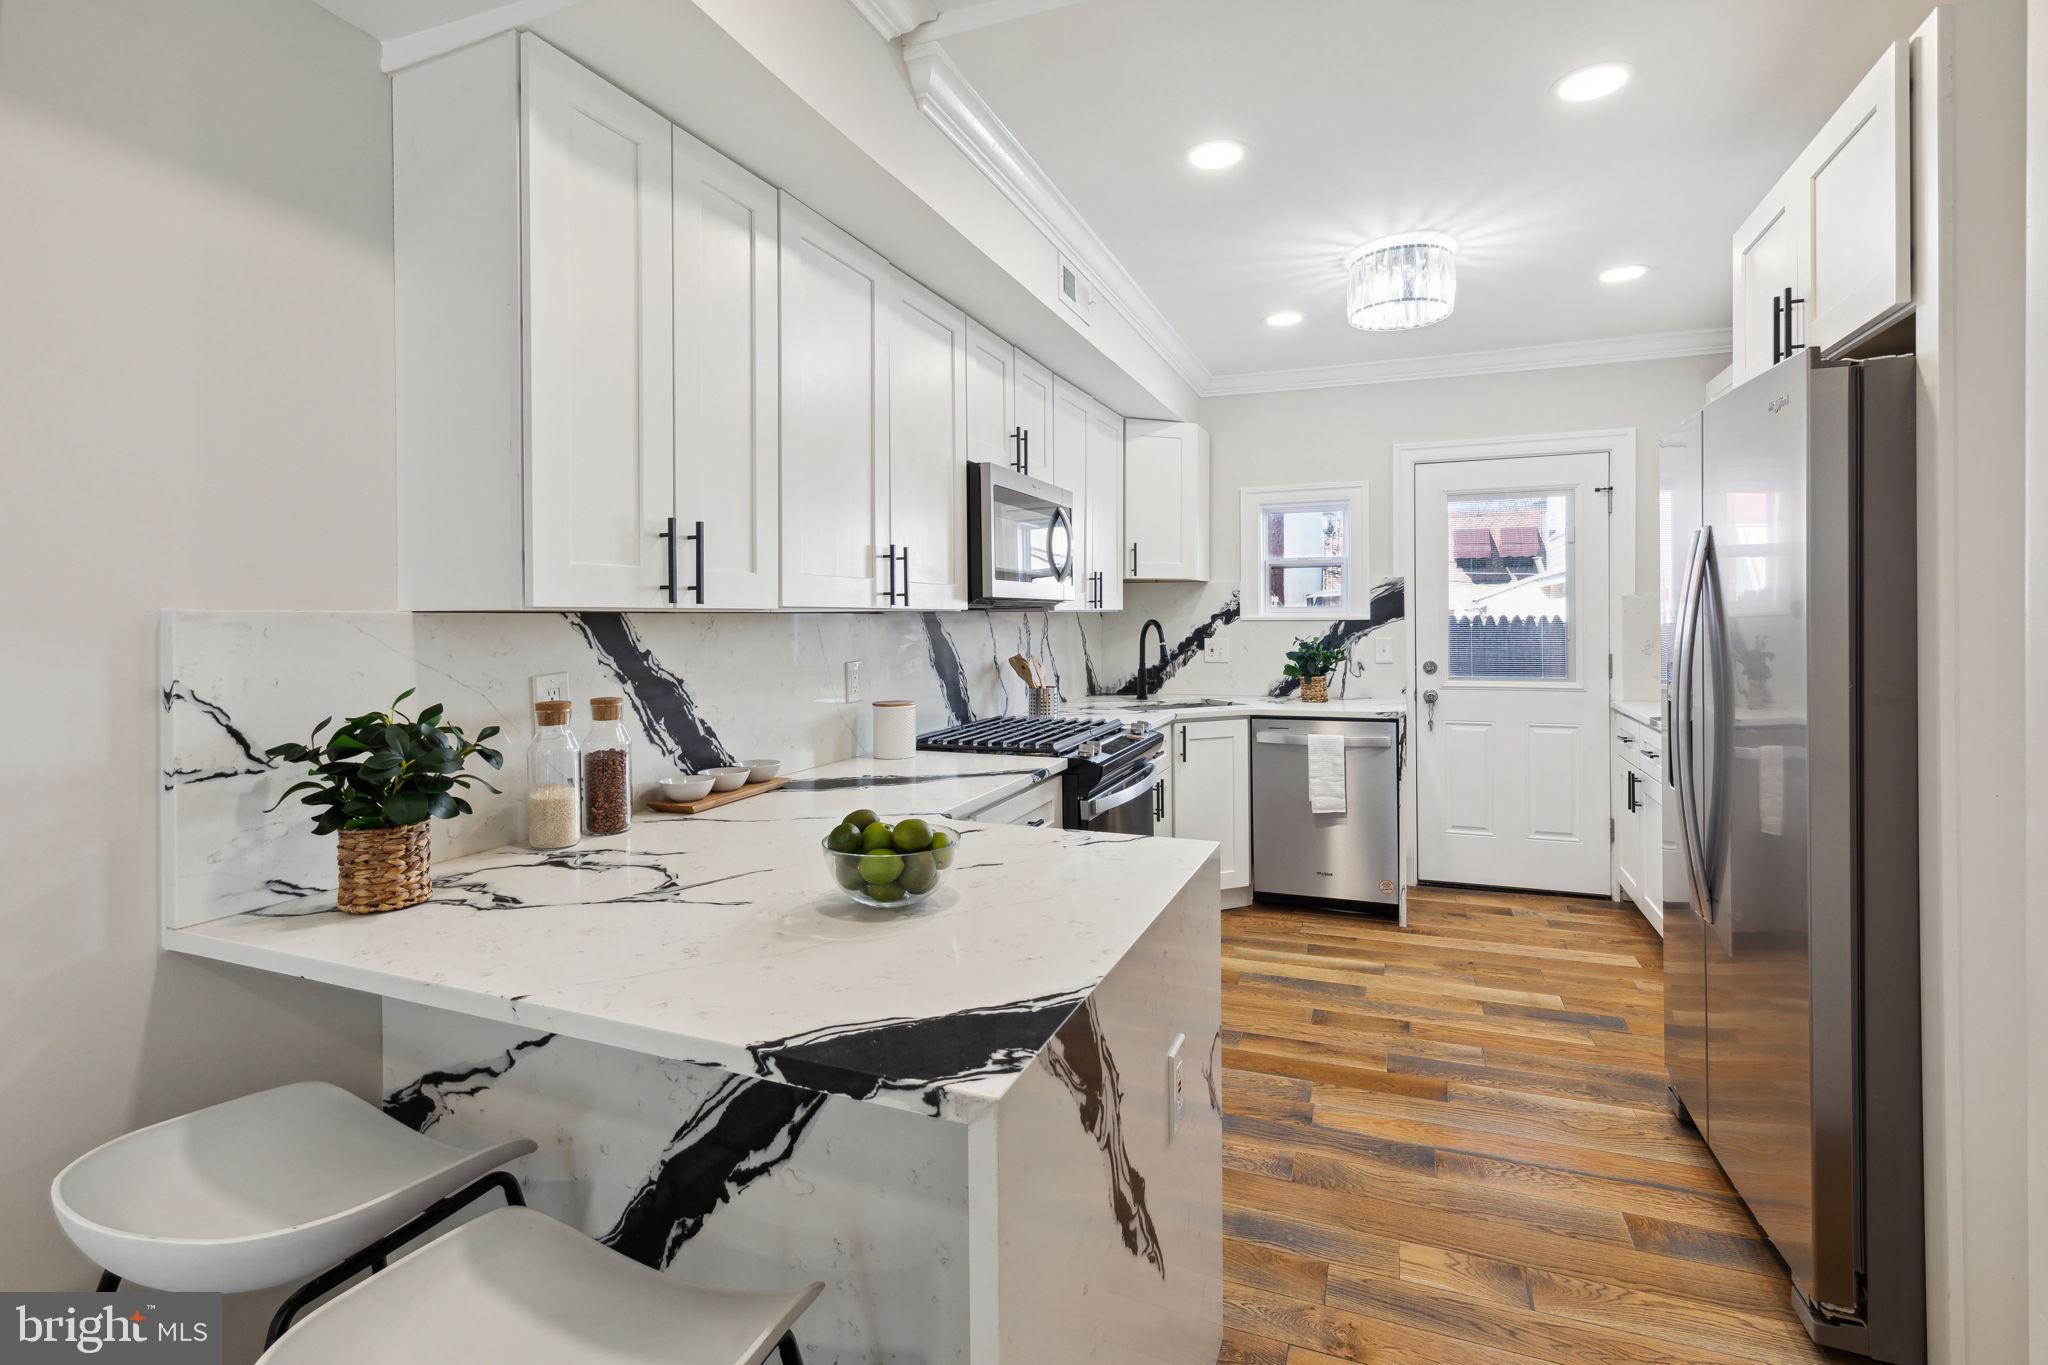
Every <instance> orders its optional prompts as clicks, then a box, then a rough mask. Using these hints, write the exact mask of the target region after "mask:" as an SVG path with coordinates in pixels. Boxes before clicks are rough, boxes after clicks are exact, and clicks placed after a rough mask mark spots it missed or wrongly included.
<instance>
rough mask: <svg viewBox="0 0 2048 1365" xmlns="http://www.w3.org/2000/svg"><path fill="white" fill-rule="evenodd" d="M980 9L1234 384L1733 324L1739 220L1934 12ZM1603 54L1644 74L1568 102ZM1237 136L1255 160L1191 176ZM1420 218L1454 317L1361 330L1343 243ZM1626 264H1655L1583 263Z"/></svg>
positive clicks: (1486, 3)
mask: <svg viewBox="0 0 2048 1365" xmlns="http://www.w3.org/2000/svg"><path fill="white" fill-rule="evenodd" d="M986 4H987V10H988V11H990V12H991V17H993V15H994V14H995V13H999V12H1003V11H1008V12H1009V13H1012V14H1015V15H1017V16H1018V17H1014V18H1009V19H1007V21H1005V22H1000V23H994V24H989V25H988V26H985V27H979V28H972V29H969V30H967V31H960V32H953V33H949V34H946V35H945V36H944V39H943V41H944V43H945V47H946V50H947V52H948V53H949V54H950V55H951V56H952V58H953V59H954V61H955V62H956V63H957V64H958V65H959V67H960V69H961V70H962V71H963V72H964V73H965V74H966V75H967V77H968V78H969V79H970V80H971V81H972V82H973V84H974V85H975V87H976V88H977V89H978V90H979V92H980V93H981V95H982V96H983V98H984V99H986V100H987V102H988V103H989V104H990V105H991V106H992V107H993V108H994V110H995V111H996V113H997V114H998V115H999V116H1000V117H1001V118H1002V119H1003V120H1004V122H1005V123H1007V124H1008V125H1009V127H1010V129H1011V131H1012V132H1013V133H1014V134H1015V135H1016V137H1017V138H1018V140H1019V141H1020V142H1021V143H1022V144H1023V145H1024V146H1025V147H1026V148H1027V149H1028V150H1029V151H1030V153H1031V154H1032V156H1033V157H1034V158H1036V159H1037V161H1038V162H1039V164H1040V165H1041V166H1042V167H1043V168H1044V169H1045V171H1046V172H1047V174H1048V175H1050V177H1051V178H1052V180H1053V181H1054V182H1055V183H1056V184H1057V185H1058V186H1059V187H1060V189H1061V190H1062V191H1063V192H1064V193H1065V194H1066V196H1067V198H1068V199H1070V200H1071V201H1072V202H1073V204H1074V205H1075V207H1076V208H1077V209H1078V210H1079V211H1080V213H1081V214H1082V216H1083V217H1084V218H1086V219H1087V220H1088V222H1089V224H1090V225H1091V226H1092V227H1093V228H1094V230H1095V231H1096V233H1097V234H1099V235H1100V236H1101V238H1102V239H1103V241H1104V242H1106V243H1107V244H1108V246H1109V248H1110V249H1111V250H1112V251H1113V252H1114V253H1115V254H1116V256H1117V257H1118V258H1119V259H1120V260H1121V262H1122V263H1123V265H1124V266H1125V268H1126V269H1127V270H1128V271H1129V272H1130V274H1131V276H1132V277H1133V278H1135V279H1136V281H1137V282H1138V284H1139V285H1140V286H1141V287H1142V288H1143V290H1144V291H1145V293H1146V294H1147V295H1148V296H1149V297H1150V298H1151V300H1152V301H1153V303H1154V304H1155V305H1157V307H1158V308H1159V309H1160V310H1161V311H1162V312H1163V313H1164V315H1165V317H1166V318H1167V320H1168V321H1169V322H1170V323H1171V324H1172V326H1173V328H1174V329H1175V330H1176V331H1178V332H1179V333H1180V335H1181V337H1182V338H1183V339H1184V340H1185V341H1186V342H1187V343H1188V345H1189V346H1191V347H1192V348H1193V350H1194V352H1195V354H1196V355H1197V356H1199V357H1200V359H1201V361H1202V362H1203V363H1204V364H1205V365H1206V366H1207V368H1208V369H1209V370H1210V371H1211V372H1212V373H1213V374H1215V375H1217V376H1232V375H1244V374H1252V373H1264V372H1270V371H1277V370H1297V369H1303V368H1308V367H1320V366H1343V365H1358V364H1360V363H1361V362H1378V361H1401V360H1410V359H1414V358H1418V357H1431V356H1448V355H1461V354H1464V353H1468V352H1480V351H1495V350H1502V349H1508V348H1520V347H1531V346H1555V345H1557V344H1559V343H1585V342H1599V341H1603V340H1608V339H1612V338H1621V337H1635V336H1641V335H1645V334H1665V333H1673V332H1691V331H1695V330H1697V329H1725V328H1726V327H1727V326H1728V323H1729V255H1728V253H1729V236H1730V233H1731V232H1732V231H1733V229H1734V228H1735V226H1736V225H1737V224H1738V223H1739V222H1740V221H1741V219H1742V218H1743V217H1744V216H1745V215H1746V214H1747V213H1748V211H1749V209H1750V208H1751V207H1753V206H1754V205H1755V203H1756V202H1757V201H1758V200H1759V199H1761V198H1762V197H1763V195H1764V193H1765V192H1766V191H1767V190H1768V189H1769V188H1770V186H1771V184H1772V182H1773V181H1775V180H1776V179H1777V177H1778V175H1779V174H1780V173H1781V172H1782V171H1783V170H1784V169H1785V168H1786V167H1787V166H1788V165H1789V164H1790V163H1791V160H1792V158H1793V156H1794V155H1795V154H1796V153H1797V152H1798V151H1799V149H1800V148H1801V147H1803V146H1804V145H1805V143H1806V142H1807V140H1808V139H1809V138H1810V137H1811V136H1812V135H1813V134H1814V133H1815V132H1817V131H1818V130H1819V128H1820V125H1821V123H1822V122H1823V121H1824V120H1825V119H1826V117H1827V115H1828V114H1830V113H1831V112H1832V111H1833V110H1834V108H1835V107H1836V105H1837V104H1839V103H1840V102H1841V100H1842V99H1843V98H1845V97H1846V96H1847V95H1848V93H1849V91H1850V89H1851V88H1852V87H1853V86H1854V85H1855V83H1856V81H1857V79H1858V78H1859V77H1860V76H1861V75H1862V73H1863V72H1864V71H1865V70H1866V69H1868V67H1869V66H1870V65H1871V63H1873V62H1874V61H1875V60H1876V59H1877V56H1878V54H1879V53H1880V52H1881V51H1882V49H1883V46H1884V44H1886V43H1887V42H1890V41H1891V40H1892V39H1894V38H1897V37H1904V36H1906V35H1907V34H1909V33H1910V32H1911V31H1912V29H1913V28H1914V27H1915V26H1916V24H1917V21H1918V20H1919V19H1920V18H1922V17H1924V15H1925V13H1926V10H1927V8H1928V5H1929V0H1654V3H1651V2H1648V0H1542V2H1541V3H1536V2H1534V0H1427V3H1425V0H1261V2H1260V3H1257V4H1248V3H1245V0H1085V3H1067V4H1062V5H1058V6H1056V7H1054V8H1049V9H1043V10H1040V9H1038V8H1037V7H1036V6H1035V5H1032V4H1029V3H1018V0H986ZM962 6H963V0H945V2H944V3H943V4H942V5H941V8H943V9H945V10H947V11H949V12H955V11H959V10H960V9H961V8H962ZM962 17H964V16H963V15H961V14H959V13H949V14H948V16H947V19H945V20H942V21H941V22H942V23H945V22H948V20H950V21H952V22H956V23H957V22H959V20H960V18H962ZM1596 61H1625V62H1629V63H1631V64H1632V65H1633V66H1634V67H1635V69H1636V76H1635V79H1634V81H1633V82H1631V84H1630V85H1628V86H1627V87H1626V88H1625V89H1623V90H1622V91H1621V93H1619V94H1617V95H1615V96H1613V97H1611V98H1609V99H1606V100H1601V101H1598V102H1595V103H1591V104H1582V105H1568V104H1565V103H1563V102H1561V101H1559V100H1558V99H1557V98H1555V96H1553V95H1552V94H1551V90H1550V87H1551V85H1552V83H1553V82H1555V81H1556V79H1557V78H1558V77H1559V76H1562V75H1563V74H1565V73H1566V72H1567V71H1570V70H1573V69H1575V68H1577V67H1580V66H1583V65H1586V64H1588V63H1591V62H1596ZM1218 137H1229V138H1236V139H1239V140H1240V141H1243V142H1244V143H1246V144H1247V145H1248V146H1249V148H1250V155H1249V156H1248V157H1247V158H1246V160H1245V161H1244V162H1243V163H1242V164H1241V165H1239V166H1238V167H1237V168H1235V169H1233V170H1230V171H1225V172H1221V173H1204V172H1200V171H1196V170H1194V169H1192V168H1191V167H1189V166H1188V165H1187V164H1186V162H1185V160H1184V154H1185V152H1186V149H1187V148H1188V147H1189V146H1191V145H1192V144H1194V143H1196V142H1199V141H1203V140H1205V139H1209V138H1218ZM1414 229H1429V230H1434V231H1440V232H1448V233H1450V234H1452V235H1453V236H1455V237H1456V238H1458V239H1459V241H1460V242H1461V243H1462V244H1463V249H1462V251H1461V252H1460V255H1459V283H1458V307H1457V311H1456V313H1455V314H1454V316H1453V317H1452V318H1451V319H1450V320H1449V321H1447V322H1444V323H1440V324H1438V325H1437V326H1435V327H1430V328H1426V329H1422V330H1419V331H1415V332H1407V333H1399V334H1391V335H1372V334H1367V333H1362V332H1359V331H1356V330H1354V329H1353V328H1352V327H1350V326H1349V325H1348V324H1347V323H1346V322H1345V320H1344V271H1343V258H1344V255H1345V253H1346V252H1347V251H1349V250H1350V249H1351V248H1352V247H1354V246H1356V245H1357V244H1359V243H1360V242H1362V241H1365V240H1367V239H1369V238H1373V237H1377V236H1381V235H1384V234H1386V233H1390V232H1395V231H1403V230H1414ZM1624 262H1636V263H1641V264H1644V265H1647V266H1648V267H1649V268H1650V273H1649V275H1648V277H1647V278H1645V279H1643V280H1641V281H1639V282H1637V283H1635V284H1633V285H1627V286H1611V285H1602V284H1600V283H1598V282H1597V281H1596V280H1595V279H1594V276H1595V275H1596V274H1597V273H1598V272H1599V271H1600V270H1602V269H1604V268H1606V267H1607V266H1611V265H1616V264H1621V263H1624ZM1282 309H1293V310H1296V311H1299V312H1301V313H1303V314H1305V315H1306V320H1305V321H1304V322H1303V323H1301V324H1300V325H1299V326H1297V327H1293V328H1289V329H1276V328H1270V327H1267V326H1265V325H1264V321H1263V319H1264V318H1265V317H1266V315H1267V314H1269V313H1272V312H1276V311H1279V310H1282ZM1667 345H1668V343H1667Z"/></svg>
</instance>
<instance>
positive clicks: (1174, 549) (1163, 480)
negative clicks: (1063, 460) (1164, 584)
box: [1055, 421, 1209, 583]
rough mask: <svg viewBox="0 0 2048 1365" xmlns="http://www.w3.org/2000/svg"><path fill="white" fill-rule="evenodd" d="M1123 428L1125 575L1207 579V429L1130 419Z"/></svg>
mask: <svg viewBox="0 0 2048 1365" xmlns="http://www.w3.org/2000/svg"><path fill="white" fill-rule="evenodd" d="M1124 431H1125V436H1124V489H1125V496H1124V534H1123V539H1124V542H1125V543H1124V545H1123V547H1122V552H1123V553H1125V554H1126V555H1128V556H1129V558H1128V565H1129V570H1130V571H1129V573H1128V574H1127V575H1126V577H1127V578H1136V579H1154V580H1174V581H1180V582H1194V583H1201V582H1207V581H1208V578H1209V433H1208V432H1206V431H1204V430H1203V429H1202V428H1201V427H1198V426H1196V425H1195V424H1194V423H1193V422H1152V421H1132V422H1126V423H1125V424H1124ZM1055 444H1057V440H1055Z"/></svg>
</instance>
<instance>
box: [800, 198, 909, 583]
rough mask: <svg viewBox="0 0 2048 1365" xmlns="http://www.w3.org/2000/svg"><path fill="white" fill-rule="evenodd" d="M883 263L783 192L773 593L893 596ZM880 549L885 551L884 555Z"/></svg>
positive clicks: (888, 285) (887, 288) (888, 284)
mask: <svg viewBox="0 0 2048 1365" xmlns="http://www.w3.org/2000/svg"><path fill="white" fill-rule="evenodd" d="M890 275H891V272H890V270H889V267H888V264H887V263H886V262H884V261H883V260H882V258H881V257H880V256H878V255H876V254H875V253H874V252H872V251H870V250H868V249H867V248H866V247H865V246H863V245H861V244H860V243H859V242H857V241H855V240H854V239H853V238H852V237H850V236H848V235H847V234H846V233H844V232H841V231H840V230H839V229H838V228H836V227H834V226H833V225H832V224H830V223H828V222H826V221H825V220H824V219H823V218H820V217H819V216H818V215H817V214H815V213H812V212H811V211H810V210H809V209H807V208H805V207H804V206H803V205H802V204H800V203H798V202H797V201H796V200H794V199H791V198H790V197H789V196H788V195H784V196H783V197H782V604H783V605H784V606H788V607H841V608H864V607H886V606H891V605H894V604H895V602H896V601H898V600H899V599H900V598H901V596H902V593H901V588H900V586H895V585H894V579H895V572H896V570H897V569H898V568H899V567H900V563H899V561H898V560H897V559H896V557H895V555H894V552H893V549H892V548H891V547H890V546H889V543H888V542H889V537H888V535H887V533H886V530H885V529H884V528H885V526H886V524H887V521H888V516H889V501H888V500H889V470H888V458H889V446H888V433H889V409H888V403H889V353H888V347H889V337H890V326H889V320H888V309H889V298H890V295H891V293H892V292H893V289H894V284H893V282H892V280H891V278H890ZM884 560H887V561H889V562H888V563H886V564H885V563H884V562H883V561H884Z"/></svg>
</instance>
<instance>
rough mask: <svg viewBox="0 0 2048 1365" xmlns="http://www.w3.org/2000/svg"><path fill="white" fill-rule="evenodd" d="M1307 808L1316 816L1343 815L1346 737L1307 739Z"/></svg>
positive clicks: (1332, 736)
mask: <svg viewBox="0 0 2048 1365" xmlns="http://www.w3.org/2000/svg"><path fill="white" fill-rule="evenodd" d="M1308 808H1309V810H1310V811H1312V812H1313V813H1315V814H1317V815H1342V814H1343V813H1344V736H1342V735H1310V736H1309V737H1308Z"/></svg>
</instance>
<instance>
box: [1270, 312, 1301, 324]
mask: <svg viewBox="0 0 2048 1365" xmlns="http://www.w3.org/2000/svg"><path fill="white" fill-rule="evenodd" d="M1300 321H1301V314H1299V313H1296V312H1293V311H1291V310H1290V311H1288V312H1284V313H1268V314H1267V315H1266V325H1267V326H1268V327H1292V326H1294V324H1295V323H1297V322H1300Z"/></svg>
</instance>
